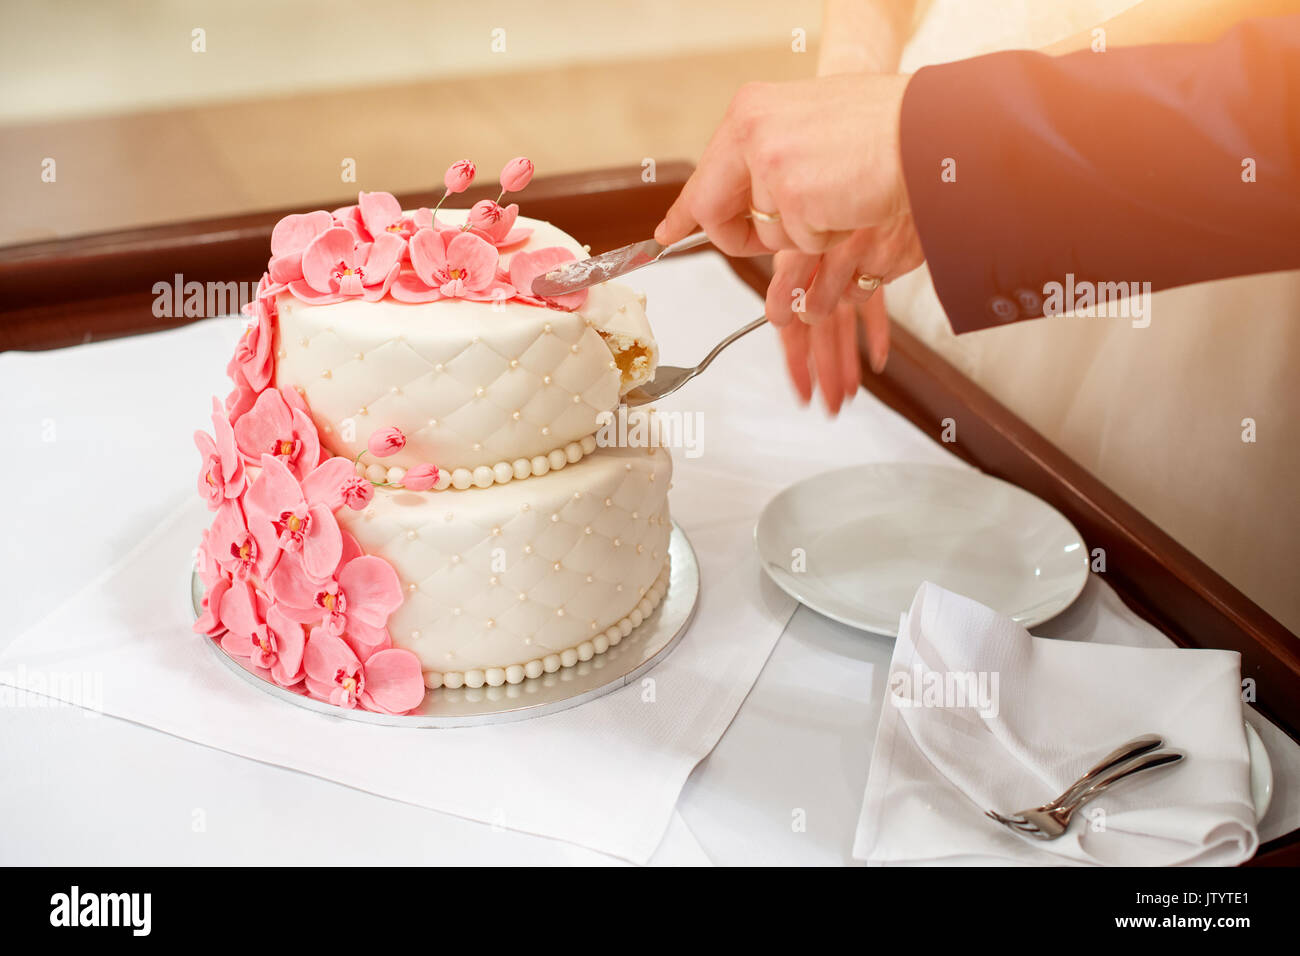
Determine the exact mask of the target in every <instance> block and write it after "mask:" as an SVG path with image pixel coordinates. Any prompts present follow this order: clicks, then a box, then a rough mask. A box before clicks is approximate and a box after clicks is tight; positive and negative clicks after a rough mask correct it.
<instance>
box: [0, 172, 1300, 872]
mask: <svg viewBox="0 0 1300 956" xmlns="http://www.w3.org/2000/svg"><path fill="white" fill-rule="evenodd" d="M690 169H691V167H690V165H689V164H687V163H682V162H665V163H661V164H659V166H658V170H657V175H656V176H655V178H654V179H653V180H649V181H647V180H646V179H645V178H644V177H643V173H642V170H641V169H640V168H639V167H632V168H617V169H608V170H596V171H592V172H582V173H573V174H567V175H563V176H552V177H545V178H539V179H538V180H536V181H535V182H534V183H533V184H532V185H531V186H529V188H528V190H526V191H525V192H524V193H523V194H521V195H520V196H519V197H512V198H518V201H519V202H520V205H521V207H522V209H523V210H524V212H525V214H527V215H530V216H533V217H535V218H540V219H548V220H551V221H553V222H555V223H556V224H557V225H559V226H561V227H562V228H565V229H566V230H568V231H569V232H571V233H573V234H575V235H580V236H582V237H583V239H584V240H585V241H588V242H590V244H591V246H592V248H593V249H594V250H595V251H600V250H603V249H608V248H612V247H614V246H617V245H621V244H625V243H628V242H632V241H635V240H637V239H640V238H644V236H645V235H646V234H647V233H648V232H649V230H650V228H652V226H653V224H654V223H655V222H656V221H657V220H658V217H659V216H660V215H661V214H662V212H663V211H664V210H665V209H666V208H667V206H668V204H669V203H670V202H671V200H672V199H673V197H674V196H675V195H676V194H677V191H678V190H679V189H680V187H681V185H682V183H683V182H684V181H685V179H686V178H687V176H688V175H689V173H690ZM495 193H496V189H495V188H493V187H492V186H490V185H484V186H480V187H476V188H474V189H471V190H470V192H469V193H467V194H466V195H464V196H461V197H457V198H458V200H459V201H458V202H457V203H456V205H457V206H463V205H466V204H467V203H469V202H473V201H477V200H478V199H482V198H495ZM439 195H440V192H426V193H420V194H411V195H403V196H401V197H399V198H401V199H402V201H403V204H404V206H405V207H406V208H413V207H415V206H420V205H432V204H433V203H435V202H436V201H437V198H438V196H439ZM348 201H349V199H348V197H347V195H346V190H341V191H340V196H339V197H337V198H336V199H334V200H331V201H328V202H324V203H321V204H319V205H320V208H326V209H329V208H335V207H337V206H339V205H344V204H346V203H347V202H348ZM612 209H617V210H618V213H617V215H616V216H611V215H610V212H611V210H612ZM301 211H303V210H302V208H301V207H298V208H295V209H283V210H271V211H266V212H257V213H250V214H247V215H240V216H231V217H222V218H218V219H211V220H204V221H195V222H184V223H172V224H164V225H159V226H153V227H144V228H137V229H130V230H124V231H121V232H114V233H102V234H97V235H90V236H81V237H75V238H70V239H63V240H53V241H44V242H39V243H31V244H25V245H16V246H6V247H0V351H3V350H8V349H34V348H57V347H61V346H65V345H73V344H78V343H81V342H86V341H94V340H100V339H105V338H113V337H118V336H123V335H132V334H138V333H141V332H149V331H158V330H161V329H166V328H174V327H179V326H182V325H186V324H189V323H190V322H193V321H196V319H197V318H200V317H202V316H161V317H160V316H155V315H154V314H153V311H152V304H153V302H154V300H155V294H154V293H153V292H152V288H153V285H154V283H155V282H158V281H163V280H167V279H170V278H171V277H172V275H173V274H175V273H181V274H183V275H184V276H185V277H186V279H187V280H190V279H193V280H195V281H199V282H205V281H211V282H227V281H231V280H236V281H254V282H255V281H256V279H257V277H258V276H260V274H261V272H262V270H263V268H264V265H265V262H266V258H267V255H268V250H269V241H270V232H271V227H272V226H273V225H274V224H275V222H277V221H278V220H279V219H280V218H281V217H282V216H283V215H285V214H287V213H290V212H301ZM730 261H731V265H732V267H733V268H734V269H735V271H736V272H737V274H738V275H739V276H740V277H741V278H742V279H743V280H744V281H746V282H747V283H748V284H749V285H751V286H752V287H753V288H755V289H756V290H758V291H760V292H761V291H762V290H763V289H764V288H765V287H766V283H767V280H768V278H769V276H770V269H771V266H770V260H764V259H755V260H736V259H732V260H730ZM863 384H864V386H865V387H866V388H867V389H868V390H869V391H871V392H872V393H873V394H874V395H876V396H877V397H878V398H880V399H881V400H882V401H883V402H884V403H885V404H887V405H889V406H890V407H891V408H893V409H894V410H895V411H897V412H899V413H900V414H901V415H902V416H903V417H904V418H906V419H907V420H908V421H910V422H912V423H913V424H914V425H916V426H917V427H918V428H920V429H921V430H922V431H923V432H925V433H926V434H927V435H929V436H930V437H931V438H933V439H934V440H935V441H937V442H941V443H942V444H943V446H944V447H945V448H946V449H948V450H949V451H951V452H953V453H954V454H957V455H958V456H959V457H961V458H962V459H963V460H965V461H967V462H969V463H970V464H972V465H975V466H976V467H978V468H980V469H982V470H984V471H986V472H988V473H989V474H992V475H995V476H997V477H1000V478H1003V479H1005V480H1008V481H1011V482H1013V483H1014V484H1017V485H1019V486H1021V487H1023V488H1025V489H1026V490H1028V491H1030V492H1032V493H1033V494H1035V495H1037V496H1039V497H1040V498H1042V499H1044V500H1045V501H1047V502H1049V503H1050V504H1052V505H1053V506H1054V507H1056V508H1057V509H1058V510H1060V511H1061V512H1062V513H1063V514H1065V515H1066V517H1067V518H1069V519H1070V520H1071V521H1072V522H1073V523H1074V524H1075V526H1076V527H1077V528H1078V529H1079V531H1080V532H1081V533H1082V534H1083V536H1084V539H1085V541H1087V542H1088V544H1089V547H1097V546H1101V547H1104V548H1106V551H1107V561H1108V564H1107V576H1106V580H1107V581H1108V582H1109V583H1110V584H1111V585H1112V586H1113V587H1114V588H1115V589H1116V592H1117V593H1118V594H1119V595H1120V596H1121V598H1122V599H1123V600H1124V601H1125V603H1126V604H1127V605H1128V606H1129V607H1131V608H1132V609H1133V610H1134V611H1135V612H1136V613H1137V614H1139V615H1140V616H1141V617H1142V618H1143V619H1145V620H1147V621H1149V622H1151V623H1152V624H1153V625H1154V626H1156V627H1158V628H1159V629H1160V630H1161V631H1162V632H1164V633H1165V634H1167V635H1168V636H1169V637H1170V638H1171V639H1172V640H1173V641H1174V642H1175V643H1177V644H1179V645H1180V646H1185V647H1220V648H1226V649H1230V650H1236V651H1238V652H1239V653H1241V655H1242V674H1243V676H1249V677H1254V678H1255V679H1256V681H1257V686H1258V687H1259V688H1260V690H1261V698H1260V699H1259V700H1258V701H1257V702H1256V705H1257V706H1258V708H1259V709H1260V710H1261V712H1263V713H1264V714H1265V715H1267V716H1268V717H1269V718H1270V719H1272V720H1273V721H1274V722H1275V723H1277V724H1278V726H1280V727H1281V728H1282V729H1283V730H1284V731H1286V732H1287V733H1288V734H1290V735H1291V736H1292V737H1293V738H1295V739H1297V740H1300V733H1298V731H1297V728H1300V643H1298V642H1297V638H1296V636H1295V635H1293V634H1291V633H1290V632H1289V631H1288V630H1286V628H1284V627H1283V626H1282V625H1281V624H1280V623H1278V622H1277V621H1276V620H1274V619H1273V618H1272V617H1270V616H1269V615H1268V614H1266V613H1265V612H1264V611H1263V610H1262V609H1261V608H1259V607H1258V606H1257V605H1255V604H1254V603H1253V602H1251V601H1250V600H1249V599H1248V598H1246V597H1245V596H1244V595H1243V594H1241V592H1240V591H1238V590H1237V589H1236V588H1233V587H1232V586H1231V585H1230V584H1228V582H1227V581H1225V580H1224V579H1223V578H1222V577H1221V576H1219V575H1217V574H1216V573H1215V572H1213V571H1212V570H1211V569H1210V568H1208V567H1207V566H1206V565H1205V564H1204V563H1203V562H1201V561H1200V560H1199V559H1197V558H1196V557H1195V556H1194V555H1192V554H1191V553H1190V552H1188V551H1187V550H1186V549H1185V548H1183V547H1182V546H1181V545H1179V544H1177V542H1175V541H1174V540H1173V539H1172V538H1170V537H1169V536H1168V535H1167V534H1165V533H1164V532H1162V531H1161V530H1160V529H1159V528H1157V527H1156V526H1155V525H1154V524H1153V523H1152V522H1150V521H1149V520H1148V519H1146V518H1145V517H1144V516H1143V515H1141V514H1140V513H1139V512H1137V511H1136V509H1134V508H1133V507H1132V506H1130V505H1129V504H1128V503H1127V502H1125V501H1124V500H1123V499H1121V498H1120V497H1119V496H1118V495H1116V494H1115V493H1114V492H1112V491H1110V490H1109V489H1108V488H1106V487H1105V486H1104V485H1103V484H1102V483H1101V482H1100V481H1098V480H1097V479H1096V478H1095V477H1094V476H1092V475H1091V474H1089V473H1088V472H1087V471H1085V470H1084V469H1083V468H1081V467H1080V466H1079V465H1077V464H1076V463H1075V462H1073V461H1072V460H1070V459H1069V458H1068V456H1066V455H1064V454H1063V453H1062V452H1061V451H1060V450H1059V449H1057V448H1056V447H1055V446H1053V445H1052V444H1051V443H1050V442H1048V441H1047V440H1046V439H1045V438H1043V436H1041V435H1039V434H1038V433H1037V432H1035V431H1034V430H1033V429H1031V428H1030V427H1029V426H1028V425H1027V424H1026V423H1025V422H1023V421H1022V420H1021V419H1019V418H1018V417H1017V416H1015V415H1014V414H1012V413H1011V412H1010V410H1008V409H1007V408H1006V407H1005V406H1003V405H1001V404H1000V403H999V402H997V401H996V400H995V399H993V398H992V396H990V395H989V394H988V393H987V392H985V391H984V390H983V389H981V388H979V387H978V386H977V385H975V383H974V382H972V381H971V380H969V379H967V378H965V377H964V376H962V375H961V374H960V373H959V372H957V371H956V370H955V369H954V368H953V367H952V366H951V365H949V364H948V363H947V362H946V361H945V360H944V359H942V358H941V357H940V356H939V355H938V354H936V353H935V352H934V351H933V350H932V349H930V348H929V347H928V346H926V345H925V344H924V343H923V342H921V341H920V340H919V339H918V338H917V337H916V336H915V335H913V334H912V333H910V332H908V330H907V329H905V328H903V327H902V326H900V325H898V324H897V323H895V324H894V325H893V328H892V347H891V354H890V360H889V363H888V365H887V366H886V368H885V370H884V372H883V373H882V374H881V375H874V374H873V373H871V372H870V370H869V369H868V368H867V366H866V364H865V362H864V363H863ZM944 418H954V419H956V420H958V421H959V427H958V429H957V434H958V440H957V441H956V442H950V443H943V442H942V441H941V438H940V431H941V429H942V424H941V423H942V421H943V419H944ZM1116 558H1118V561H1116V560H1115V559H1116ZM1265 689H1267V691H1266V693H1265ZM1251 864H1253V865H1300V831H1296V832H1293V833H1290V834H1287V835H1286V836H1284V837H1281V838H1279V839H1277V840H1273V841H1271V842H1269V843H1268V844H1265V845H1264V846H1263V847H1261V848H1260V851H1259V853H1258V854H1257V855H1256V857H1255V859H1254V860H1252V861H1251Z"/></svg>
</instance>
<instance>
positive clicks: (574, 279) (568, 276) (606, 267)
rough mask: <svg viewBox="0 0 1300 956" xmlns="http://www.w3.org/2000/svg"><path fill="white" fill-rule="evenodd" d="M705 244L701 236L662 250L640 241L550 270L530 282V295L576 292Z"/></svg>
mask: <svg viewBox="0 0 1300 956" xmlns="http://www.w3.org/2000/svg"><path fill="white" fill-rule="evenodd" d="M708 241H709V237H708V236H706V235H705V234H704V233H702V232H697V233H695V234H694V235H690V236H687V237H686V238H685V239H679V240H678V241H677V242H674V243H673V244H672V245H670V246H661V245H660V244H659V243H657V242H655V241H654V240H653V239H643V240H642V241H641V242H634V243H632V245H630V246H622V247H620V248H618V249H611V250H610V251H609V252H602V253H601V254H600V255H598V256H592V257H591V258H590V259H579V260H578V261H577V262H569V263H566V264H565V265H562V266H560V267H559V268H556V269H552V270H551V271H550V272H547V273H544V274H542V275H540V276H538V277H537V278H536V279H534V280H533V289H532V292H533V295H540V296H546V297H548V298H553V297H555V296H560V295H568V294H569V293H570V292H579V291H581V290H582V289H586V288H588V287H589V286H593V285H597V284H599V283H601V282H605V281H607V280H609V279H617V278H618V277H619V276H624V275H627V274H628V273H629V272H634V271H636V270H637V269H640V268H641V267H642V266H648V265H650V263H652V262H658V261H659V260H660V259H662V258H663V257H664V256H671V255H673V254H674V253H677V252H685V251H686V250H687V249H694V248H695V247H696V246H702V245H704V244H705V243H706V242H708Z"/></svg>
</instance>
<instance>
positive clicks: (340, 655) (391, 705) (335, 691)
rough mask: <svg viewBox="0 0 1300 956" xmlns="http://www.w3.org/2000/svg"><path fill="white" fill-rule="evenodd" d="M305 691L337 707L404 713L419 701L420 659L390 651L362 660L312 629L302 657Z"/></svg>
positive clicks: (394, 649) (421, 683) (333, 638)
mask: <svg viewBox="0 0 1300 956" xmlns="http://www.w3.org/2000/svg"><path fill="white" fill-rule="evenodd" d="M303 670H304V671H305V672H306V677H307V692H308V693H309V694H310V695H311V696H313V697H316V698H318V699H319V700H325V701H329V702H330V703H331V704H334V705H335V706H337V707H347V708H354V707H361V708H363V709H365V710H372V711H376V712H377V713H381V714H405V713H408V712H410V711H412V710H414V709H415V708H416V707H419V706H420V702H421V701H422V700H424V678H423V676H422V674H421V673H420V659H419V658H418V657H416V656H415V655H414V654H412V653H411V652H410V651H408V650H403V649H401V648H397V647H390V648H387V649H385V650H382V651H376V652H375V653H374V654H372V655H370V656H369V657H367V658H366V659H365V660H364V661H362V660H361V659H360V658H359V657H358V656H357V655H356V653H355V652H354V651H353V650H352V648H351V647H349V646H348V644H347V643H345V642H344V641H343V640H342V639H341V638H338V637H336V636H334V635H333V634H330V633H328V632H327V631H325V630H324V628H319V627H317V628H313V629H312V632H311V636H310V637H308V639H307V649H306V651H305V652H304V654H303Z"/></svg>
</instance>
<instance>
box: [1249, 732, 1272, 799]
mask: <svg viewBox="0 0 1300 956" xmlns="http://www.w3.org/2000/svg"><path fill="white" fill-rule="evenodd" d="M1246 749H1247V751H1249V753H1250V802H1251V803H1253V804H1255V822H1256V823H1258V822H1259V821H1260V820H1263V819H1264V814H1266V813H1268V807H1269V804H1270V803H1272V802H1273V762H1272V761H1271V760H1269V759H1268V751H1267V750H1265V749H1264V741H1263V740H1261V739H1260V736H1259V731H1258V730H1256V729H1255V728H1254V727H1252V726H1250V724H1247V725H1246Z"/></svg>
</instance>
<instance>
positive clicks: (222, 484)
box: [194, 397, 247, 511]
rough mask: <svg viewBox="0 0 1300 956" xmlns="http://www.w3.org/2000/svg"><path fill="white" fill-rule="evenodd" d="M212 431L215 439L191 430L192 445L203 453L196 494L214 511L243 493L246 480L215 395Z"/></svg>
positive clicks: (231, 431) (233, 433) (221, 407)
mask: <svg viewBox="0 0 1300 956" xmlns="http://www.w3.org/2000/svg"><path fill="white" fill-rule="evenodd" d="M212 430H213V433H214V434H215V435H216V438H215V439H213V437H212V436H211V435H209V434H208V433H207V432H202V431H199V432H195V433H194V444H195V445H197V446H198V449H199V454H200V455H202V456H203V465H202V466H201V467H200V468H199V496H200V497H201V498H203V500H204V501H206V502H207V504H208V509H209V510H211V511H216V510H217V509H218V508H220V507H221V505H222V502H225V501H229V500H230V499H232V498H238V497H239V495H240V494H241V493H243V490H244V484H245V481H246V480H247V479H246V476H245V474H244V460H243V458H241V457H240V454H239V449H238V447H237V445H236V441H235V431H234V429H233V428H231V427H230V420H229V419H228V418H226V412H225V408H224V407H223V406H222V404H221V400H220V399H218V398H215V397H214V398H213V399H212Z"/></svg>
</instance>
